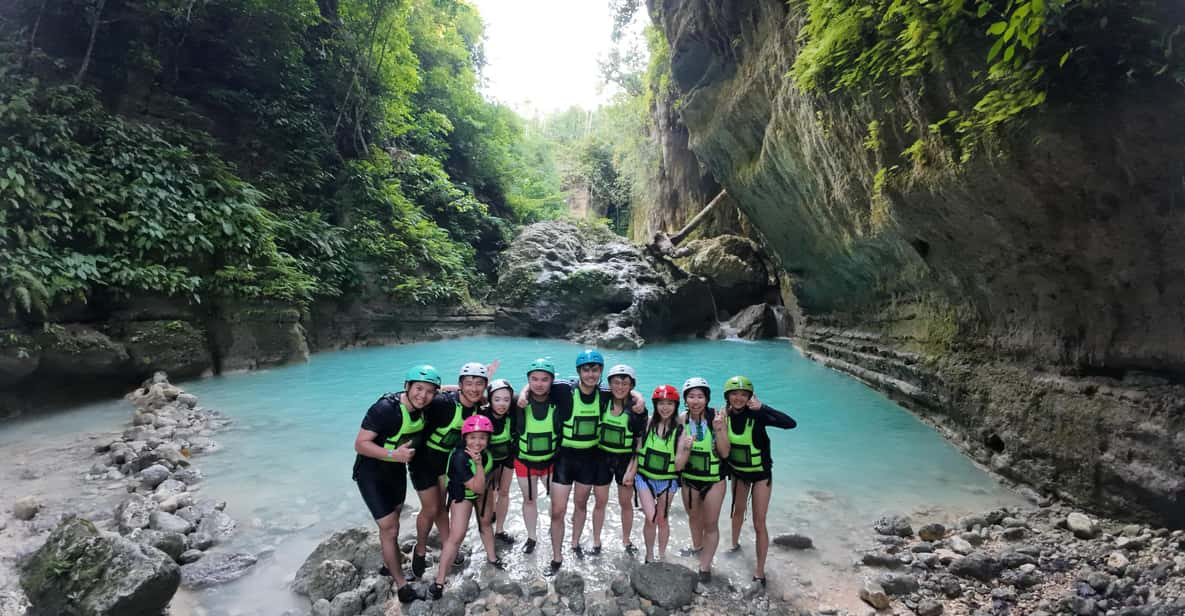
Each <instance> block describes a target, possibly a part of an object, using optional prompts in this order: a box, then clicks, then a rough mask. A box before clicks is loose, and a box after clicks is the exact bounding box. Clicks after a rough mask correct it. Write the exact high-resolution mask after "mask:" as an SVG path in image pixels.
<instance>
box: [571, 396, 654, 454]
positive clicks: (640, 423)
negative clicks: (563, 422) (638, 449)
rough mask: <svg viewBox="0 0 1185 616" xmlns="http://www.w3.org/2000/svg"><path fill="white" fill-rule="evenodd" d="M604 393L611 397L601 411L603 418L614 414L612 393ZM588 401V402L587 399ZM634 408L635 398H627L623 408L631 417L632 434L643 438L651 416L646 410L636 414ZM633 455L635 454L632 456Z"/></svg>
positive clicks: (629, 423)
mask: <svg viewBox="0 0 1185 616" xmlns="http://www.w3.org/2000/svg"><path fill="white" fill-rule="evenodd" d="M602 393H603V394H605V393H608V394H609V396H610V397H609V398H608V401H607V402H606V403H605V405H604V408H603V410H602V411H601V414H602V416H608V415H612V414H613V402H612V398H611V396H612V393H609V392H605V391H603V390H602ZM602 398H605V396H604V395H602ZM586 400H587V398H586ZM589 402H591V400H589ZM633 406H634V399H633V396H630V397H629V398H627V399H626V400H625V403H624V405H623V407H622V408H623V409H624V410H623V411H622V412H623V413H626V414H628V415H629V419H628V420H627V421H628V425H629V429H630V433H632V434H633V435H634V438H642V436H643V433H644V432H646V423H647V422H648V421H649V420H650V417H649V415H647V414H646V411H645V409H643V410H642V412H640V413H635V412H634V410H633ZM632 449H635V447H633V445H631V450H632ZM631 455H633V454H631Z"/></svg>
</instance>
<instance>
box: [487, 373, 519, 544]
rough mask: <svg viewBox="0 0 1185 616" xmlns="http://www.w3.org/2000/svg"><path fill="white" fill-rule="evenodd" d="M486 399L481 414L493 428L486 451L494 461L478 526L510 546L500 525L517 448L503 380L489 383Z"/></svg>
mask: <svg viewBox="0 0 1185 616" xmlns="http://www.w3.org/2000/svg"><path fill="white" fill-rule="evenodd" d="M486 399H487V400H488V401H489V403H488V404H487V405H486V406H485V407H483V408H482V410H481V414H482V415H484V416H485V417H488V418H489V420H490V423H491V424H492V425H493V432H491V433H490V445H489V447H488V450H489V452H490V455H491V456H493V458H494V472H493V475H492V476H491V477H489V478H488V479H489V480H490V489H489V490H487V491H486V497H487V499H486V500H487V503H486V506H485V507H484V508H483V510H482V511H483V513H484V514H485V515H484V519H483V522H482V523H483V524H487V525H493V524H496V527H495V532H494V538H495V539H497V540H499V541H502V542H503V543H506V544H508V545H509V544H513V543H514V537H512V536H510V535H509V534H508V533H507V532H506V531H505V530H504V528H505V527H504V524H505V522H506V515H507V513H508V512H509V509H510V484H511V482H512V480H513V479H514V459H515V457H516V449H517V442H516V439H515V434H514V425H513V424H514V421H513V420H512V419H511V413H510V411H511V409H512V408H513V407H514V400H515V396H514V388H513V387H511V385H510V382H508V381H506V380H505V379H495V380H493V381H490V386H489V387H488V388H487V389H486Z"/></svg>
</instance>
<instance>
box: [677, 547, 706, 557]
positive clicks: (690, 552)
mask: <svg viewBox="0 0 1185 616" xmlns="http://www.w3.org/2000/svg"><path fill="white" fill-rule="evenodd" d="M703 550H704V549H703V548H697V547H695V546H692V547H689V548H683V549H681V550H679V556H695V555H697V554H699V553H700V552H702V551H703Z"/></svg>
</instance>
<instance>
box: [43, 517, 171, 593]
mask: <svg viewBox="0 0 1185 616" xmlns="http://www.w3.org/2000/svg"><path fill="white" fill-rule="evenodd" d="M20 577H21V588H23V589H24V591H25V594H26V595H28V597H29V601H30V603H32V608H31V609H30V612H29V614H30V616H38V615H43V614H44V615H50V614H54V615H69V616H157V615H158V614H160V613H161V611H162V610H163V609H164V608H165V606H167V605H168V604H169V600H170V599H172V598H173V593H175V592H176V591H177V586H178V585H179V584H180V582H181V571H180V568H179V567H178V566H177V564H176V563H174V562H173V559H172V558H170V557H169V556H168V555H167V554H165V553H164V552H161V551H160V550H158V549H156V548H152V547H149V546H146V545H141V544H139V543H136V542H133V541H129V540H128V539H125V538H123V537H120V536H118V535H113V534H107V533H100V532H99V531H98V529H96V528H95V526H94V525H93V524H91V523H90V522H89V521H87V520H84V519H81V518H68V519H66V520H64V521H62V522H61V523H60V524H59V525H58V526H57V527H56V528H55V529H54V530H53V532H51V533H50V535H49V538H48V539H46V541H45V544H44V545H42V546H41V548H39V549H38V550H37V551H36V552H34V553H33V554H32V555H30V556H29V558H28V559H27V560H25V561H24V562H23V563H21V565H20Z"/></svg>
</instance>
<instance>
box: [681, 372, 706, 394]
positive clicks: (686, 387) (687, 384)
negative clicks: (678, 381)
mask: <svg viewBox="0 0 1185 616" xmlns="http://www.w3.org/2000/svg"><path fill="white" fill-rule="evenodd" d="M696 387H702V388H703V390H704V395H706V396H707V397H709V398H711V397H712V388H711V387H709V386H708V382H707V381H705V380H704V379H703V378H702V377H698V376H693V377H691V378H689V379H687V380H686V381H683V397H685V398H686V397H687V392H688V391H690V390H692V389H695V388H696Z"/></svg>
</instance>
